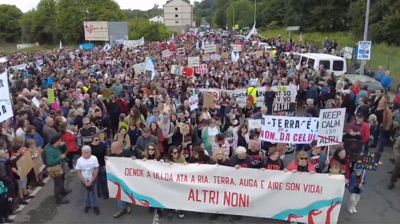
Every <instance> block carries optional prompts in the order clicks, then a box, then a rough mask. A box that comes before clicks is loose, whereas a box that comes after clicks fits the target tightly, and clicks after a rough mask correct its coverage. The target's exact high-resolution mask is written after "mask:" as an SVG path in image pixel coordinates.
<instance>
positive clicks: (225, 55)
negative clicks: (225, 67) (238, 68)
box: [221, 52, 229, 59]
mask: <svg viewBox="0 0 400 224" xmlns="http://www.w3.org/2000/svg"><path fill="white" fill-rule="evenodd" d="M221 56H222V58H224V59H229V53H228V52H222V54H221Z"/></svg>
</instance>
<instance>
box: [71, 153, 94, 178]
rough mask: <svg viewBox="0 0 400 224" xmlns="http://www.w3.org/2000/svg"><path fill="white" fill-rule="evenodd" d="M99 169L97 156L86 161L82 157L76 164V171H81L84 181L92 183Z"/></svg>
mask: <svg viewBox="0 0 400 224" xmlns="http://www.w3.org/2000/svg"><path fill="white" fill-rule="evenodd" d="M98 167H99V161H98V160H97V157H96V156H90V158H89V159H85V158H83V157H82V156H81V157H80V158H79V159H78V161H77V162H76V166H75V169H77V170H80V171H81V173H82V177H83V180H84V181H91V180H92V177H93V172H94V170H95V169H96V168H98Z"/></svg>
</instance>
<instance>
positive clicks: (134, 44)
mask: <svg viewBox="0 0 400 224" xmlns="http://www.w3.org/2000/svg"><path fill="white" fill-rule="evenodd" d="M124 45H125V46H126V47H129V48H135V47H139V46H142V45H144V37H142V38H140V39H139V40H124Z"/></svg>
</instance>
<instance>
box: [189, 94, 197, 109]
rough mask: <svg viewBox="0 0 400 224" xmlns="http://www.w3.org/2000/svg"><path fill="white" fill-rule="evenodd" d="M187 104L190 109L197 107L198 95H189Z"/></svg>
mask: <svg viewBox="0 0 400 224" xmlns="http://www.w3.org/2000/svg"><path fill="white" fill-rule="evenodd" d="M189 105H190V110H196V109H197V108H199V96H198V95H197V94H194V95H192V96H190V97H189Z"/></svg>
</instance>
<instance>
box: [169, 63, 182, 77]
mask: <svg viewBox="0 0 400 224" xmlns="http://www.w3.org/2000/svg"><path fill="white" fill-rule="evenodd" d="M182 69H183V67H182V66H179V65H172V66H171V74H174V75H182Z"/></svg>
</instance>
